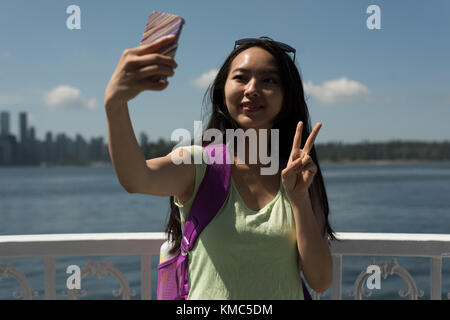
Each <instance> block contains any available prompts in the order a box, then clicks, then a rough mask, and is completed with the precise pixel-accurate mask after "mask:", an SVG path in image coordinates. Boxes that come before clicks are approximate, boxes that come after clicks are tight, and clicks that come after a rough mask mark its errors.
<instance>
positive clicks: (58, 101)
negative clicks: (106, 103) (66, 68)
mask: <svg viewBox="0 0 450 320" xmlns="http://www.w3.org/2000/svg"><path fill="white" fill-rule="evenodd" d="M44 102H45V104H46V105H47V106H48V107H49V108H52V109H57V108H82V109H89V110H92V109H95V107H96V105H97V101H96V99H95V98H92V99H85V98H83V97H82V95H81V91H80V89H77V88H74V87H70V86H65V85H62V86H59V87H56V88H55V89H53V90H51V91H49V92H46V93H44Z"/></svg>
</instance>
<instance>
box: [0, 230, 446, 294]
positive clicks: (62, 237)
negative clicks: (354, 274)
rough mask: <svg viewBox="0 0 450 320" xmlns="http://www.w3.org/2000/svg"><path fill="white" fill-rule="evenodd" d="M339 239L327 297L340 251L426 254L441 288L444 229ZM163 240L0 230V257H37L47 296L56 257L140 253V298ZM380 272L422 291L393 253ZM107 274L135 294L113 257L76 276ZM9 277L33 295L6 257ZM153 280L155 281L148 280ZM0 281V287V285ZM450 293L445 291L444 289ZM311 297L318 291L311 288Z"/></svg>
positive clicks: (3, 270) (336, 280)
mask: <svg viewBox="0 0 450 320" xmlns="http://www.w3.org/2000/svg"><path fill="white" fill-rule="evenodd" d="M336 235H337V237H338V239H340V240H342V241H341V242H335V241H333V242H332V245H331V252H332V255H333V284H332V286H331V298H332V299H334V300H340V299H341V298H342V257H343V256H395V257H397V256H408V257H426V258H429V259H430V275H431V278H430V298H431V299H432V300H440V299H441V294H442V259H443V258H448V257H450V235H449V234H410V233H349V232H340V233H339V232H338V233H336ZM163 242H164V233H104V234H102V233H100V234H97V233H96V234H47V235H13V236H0V259H13V258H31V257H35V258H42V259H43V265H44V277H43V278H44V284H45V290H44V295H45V297H44V298H45V299H47V300H54V299H55V298H56V288H55V282H56V270H55V269H56V268H55V266H56V264H55V263H56V259H57V258H58V257H75V256H76V257H80V256H81V257H86V256H136V255H137V256H140V257H141V298H142V299H144V300H147V299H150V298H151V292H152V283H151V256H152V255H159V249H160V246H161V244H162V243H163ZM372 261H373V260H372ZM378 266H379V267H380V271H381V276H382V277H384V278H386V277H387V276H389V275H392V274H397V275H398V276H400V277H401V278H402V279H403V280H404V281H405V282H406V284H407V285H408V291H407V292H405V293H403V295H404V296H408V298H409V299H418V298H419V297H421V296H422V295H423V292H421V291H419V290H418V289H417V287H416V285H415V281H414V279H413V277H411V275H410V274H409V273H408V271H407V270H406V269H404V268H403V267H402V266H400V265H399V264H398V263H397V261H396V259H395V258H394V259H393V260H392V262H391V263H386V262H383V263H381V264H378ZM102 273H103V274H111V275H113V276H115V277H116V278H117V280H118V281H119V283H120V285H121V288H120V291H118V292H116V295H121V296H122V298H123V299H130V297H131V296H133V295H134V293H133V291H131V290H130V287H129V285H128V281H127V279H126V278H125V277H124V276H123V274H122V273H121V272H120V270H118V269H117V268H115V267H114V266H113V265H112V263H111V262H110V263H108V264H102V263H97V264H93V263H92V262H91V261H90V260H89V262H88V264H87V265H86V266H85V267H84V268H83V270H82V271H81V278H83V277H85V276H86V275H88V274H97V275H98V274H102ZM8 276H10V277H12V278H14V279H15V280H17V281H18V282H19V284H20V287H21V290H22V291H21V293H20V294H18V295H17V297H23V298H24V299H32V298H33V297H34V293H33V291H32V288H31V287H30V284H29V281H28V280H27V278H26V276H25V275H24V274H23V273H22V272H20V271H19V270H17V269H16V268H14V266H13V264H12V262H11V261H10V260H8V261H7V262H6V263H5V264H0V280H2V278H3V277H8ZM369 276H371V274H369V273H366V270H363V271H362V272H361V274H360V276H359V277H358V278H357V279H356V281H355V285H354V292H353V295H354V297H355V299H362V295H363V294H364V295H367V293H366V292H365V291H364V287H365V284H366V280H367V279H368V277H369ZM153 285H156V284H153ZM1 287H2V286H1V281H0V290H1ZM82 294H83V293H82V292H80V290H76V289H70V290H67V291H66V295H67V296H68V298H69V299H76V298H77V296H80V295H82ZM447 295H448V297H449V299H450V294H447ZM312 296H313V298H314V299H320V294H318V293H315V292H313V294H312Z"/></svg>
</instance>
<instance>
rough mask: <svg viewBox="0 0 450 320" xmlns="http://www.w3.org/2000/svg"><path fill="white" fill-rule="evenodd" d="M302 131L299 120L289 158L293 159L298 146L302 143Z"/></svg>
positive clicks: (298, 148)
mask: <svg viewBox="0 0 450 320" xmlns="http://www.w3.org/2000/svg"><path fill="white" fill-rule="evenodd" d="M302 131H303V122H302V121H300V122H299V123H298V124H297V129H296V130H295V136H294V141H293V143H292V150H291V155H290V160H291V161H293V160H294V158H295V157H296V155H297V154H298V151H300V147H301V145H302Z"/></svg>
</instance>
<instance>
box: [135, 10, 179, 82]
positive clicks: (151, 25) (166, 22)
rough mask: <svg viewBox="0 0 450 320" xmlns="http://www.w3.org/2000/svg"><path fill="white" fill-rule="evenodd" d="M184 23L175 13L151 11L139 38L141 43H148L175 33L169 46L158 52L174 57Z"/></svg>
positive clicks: (163, 78)
mask: <svg viewBox="0 0 450 320" xmlns="http://www.w3.org/2000/svg"><path fill="white" fill-rule="evenodd" d="M184 23H185V20H184V19H183V18H182V17H180V16H177V15H175V14H169V13H165V12H157V11H153V12H152V13H151V14H150V16H149V18H148V20H147V24H146V26H145V31H144V34H143V35H142V39H141V45H145V44H150V43H152V42H155V41H156V40H158V39H159V38H162V37H164V36H168V35H170V34H173V35H175V40H174V41H173V42H172V43H171V44H170V46H169V47H166V48H162V49H161V50H159V51H158V53H161V54H163V55H166V56H170V57H172V58H174V57H175V53H176V51H177V48H178V39H179V38H180V34H181V30H182V29H183V25H184ZM166 79H167V77H166V76H163V77H161V78H160V80H166Z"/></svg>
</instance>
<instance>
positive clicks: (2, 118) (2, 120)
mask: <svg viewBox="0 0 450 320" xmlns="http://www.w3.org/2000/svg"><path fill="white" fill-rule="evenodd" d="M0 127H1V131H0V136H2V137H5V136H7V135H9V112H7V111H2V112H1V114H0Z"/></svg>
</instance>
